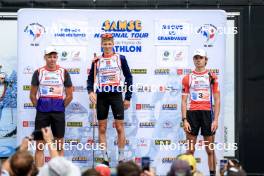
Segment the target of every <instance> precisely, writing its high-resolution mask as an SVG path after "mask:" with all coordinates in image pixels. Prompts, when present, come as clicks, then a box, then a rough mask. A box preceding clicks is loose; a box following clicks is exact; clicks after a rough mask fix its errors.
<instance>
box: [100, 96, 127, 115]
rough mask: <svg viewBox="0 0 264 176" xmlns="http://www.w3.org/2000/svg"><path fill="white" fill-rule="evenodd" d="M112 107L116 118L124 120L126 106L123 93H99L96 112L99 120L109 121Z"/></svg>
mask: <svg viewBox="0 0 264 176" xmlns="http://www.w3.org/2000/svg"><path fill="white" fill-rule="evenodd" d="M110 106H111V109H112V112H113V115H114V118H115V119H116V120H124V105H123V97H122V93H121V92H102V93H97V102H96V112H97V120H105V119H107V116H108V112H109V107H110Z"/></svg>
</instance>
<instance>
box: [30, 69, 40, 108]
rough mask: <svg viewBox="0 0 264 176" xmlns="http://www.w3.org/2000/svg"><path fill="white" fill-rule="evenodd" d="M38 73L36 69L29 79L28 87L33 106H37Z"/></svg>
mask: <svg viewBox="0 0 264 176" xmlns="http://www.w3.org/2000/svg"><path fill="white" fill-rule="evenodd" d="M38 77H39V73H38V70H36V71H35V72H34V74H33V76H32V80H31V88H30V100H31V102H32V103H33V105H34V106H37V102H38V100H37V93H38V86H39V78H38Z"/></svg>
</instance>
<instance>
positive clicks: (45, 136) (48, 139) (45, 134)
mask: <svg viewBox="0 0 264 176" xmlns="http://www.w3.org/2000/svg"><path fill="white" fill-rule="evenodd" d="M41 131H42V134H43V139H44V141H45V142H47V143H48V142H51V141H52V140H53V135H52V132H51V128H50V127H45V128H41Z"/></svg>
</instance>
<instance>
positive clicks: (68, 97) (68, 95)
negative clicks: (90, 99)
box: [64, 71, 73, 107]
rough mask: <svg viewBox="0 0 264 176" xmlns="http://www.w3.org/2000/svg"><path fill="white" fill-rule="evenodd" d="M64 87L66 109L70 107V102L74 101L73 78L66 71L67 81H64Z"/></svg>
mask: <svg viewBox="0 0 264 176" xmlns="http://www.w3.org/2000/svg"><path fill="white" fill-rule="evenodd" d="M64 86H65V94H66V96H65V99H64V107H66V106H68V105H69V104H70V102H71V101H72V99H73V95H72V92H73V87H72V82H71V77H70V74H69V73H68V72H67V71H65V80H64Z"/></svg>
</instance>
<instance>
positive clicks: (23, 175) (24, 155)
mask: <svg viewBox="0 0 264 176" xmlns="http://www.w3.org/2000/svg"><path fill="white" fill-rule="evenodd" d="M33 166H34V159H33V156H32V155H31V154H30V153H29V152H28V151H18V152H16V153H15V154H14V155H13V156H12V157H11V159H10V167H11V170H12V171H13V173H14V175H15V176H27V175H28V173H29V172H30V171H31V170H32V168H33Z"/></svg>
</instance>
